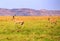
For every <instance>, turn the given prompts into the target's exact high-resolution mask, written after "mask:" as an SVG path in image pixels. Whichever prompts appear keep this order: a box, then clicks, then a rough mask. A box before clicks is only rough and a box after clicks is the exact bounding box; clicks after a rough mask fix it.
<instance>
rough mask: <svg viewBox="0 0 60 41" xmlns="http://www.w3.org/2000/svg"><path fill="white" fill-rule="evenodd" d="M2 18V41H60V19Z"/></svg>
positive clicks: (0, 23)
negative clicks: (17, 21) (21, 22)
mask: <svg viewBox="0 0 60 41" xmlns="http://www.w3.org/2000/svg"><path fill="white" fill-rule="evenodd" d="M15 19H16V20H19V21H24V24H23V25H21V24H20V23H15V21H14V20H12V17H4V18H1V17H0V41H60V18H59V17H28V16H27V17H23V16H22V17H18V16H16V18H15Z"/></svg>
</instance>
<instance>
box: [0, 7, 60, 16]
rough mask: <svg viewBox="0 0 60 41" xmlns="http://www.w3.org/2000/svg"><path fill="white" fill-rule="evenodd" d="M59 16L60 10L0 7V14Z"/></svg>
mask: <svg viewBox="0 0 60 41" xmlns="http://www.w3.org/2000/svg"><path fill="white" fill-rule="evenodd" d="M13 15H16V16H60V10H45V9H42V10H34V9H28V8H21V9H4V8H0V16H13Z"/></svg>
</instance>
